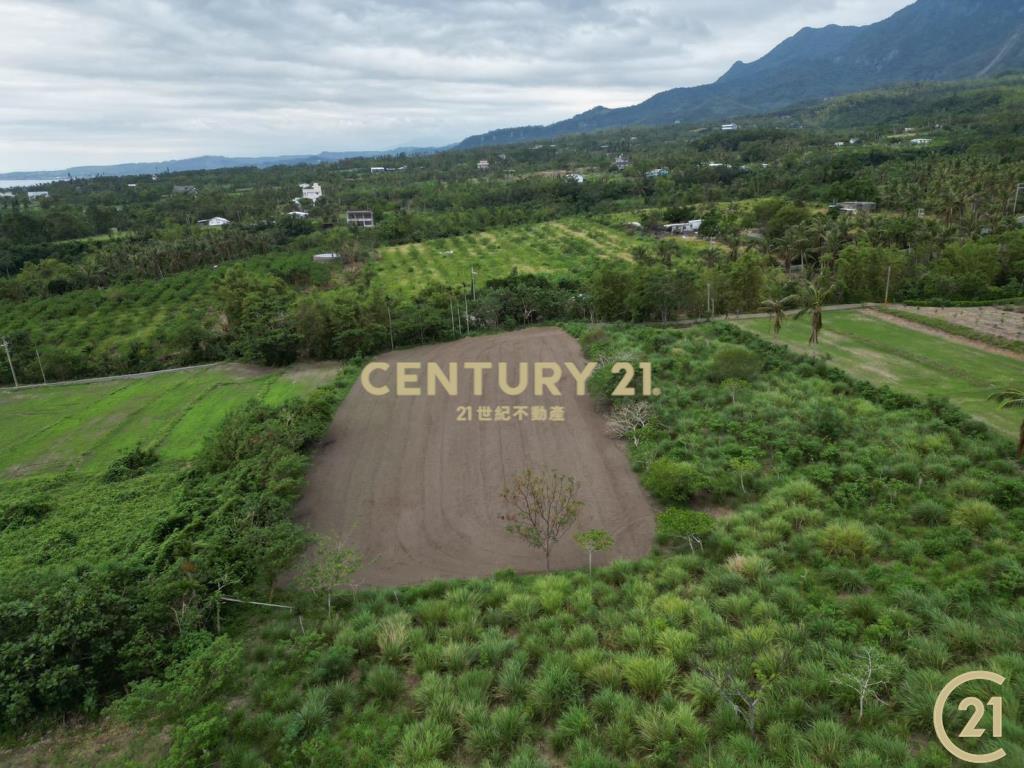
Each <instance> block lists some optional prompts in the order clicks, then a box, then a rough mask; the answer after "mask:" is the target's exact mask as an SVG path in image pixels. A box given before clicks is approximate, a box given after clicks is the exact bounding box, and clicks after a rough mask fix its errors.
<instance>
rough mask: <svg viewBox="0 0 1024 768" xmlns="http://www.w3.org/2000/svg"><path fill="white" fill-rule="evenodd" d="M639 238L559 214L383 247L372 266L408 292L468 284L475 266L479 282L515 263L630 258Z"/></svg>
mask: <svg viewBox="0 0 1024 768" xmlns="http://www.w3.org/2000/svg"><path fill="white" fill-rule="evenodd" d="M644 240H646V238H644ZM640 242H642V240H641V239H640V238H638V237H637V236H636V235H633V234H631V233H629V232H628V231H626V230H625V229H624V228H620V227H614V226H609V225H607V224H603V223H601V222H598V221H594V220H592V219H584V218H571V219H561V220H558V221H549V222H544V223H542V224H530V225H524V226H516V227H508V228H505V229H493V230H488V231H486V232H478V233H475V234H470V235H460V236H458V237H446V238H441V239H438V240H427V241H425V242H422V243H412V244H409V245H397V246H392V247H388V248H382V249H380V250H379V251H378V254H379V261H378V262H377V263H376V264H375V267H374V270H375V273H376V275H378V276H379V278H380V279H381V280H383V281H384V283H385V284H386V285H387V286H388V287H389V288H391V289H393V290H397V291H401V292H405V293H412V292H414V291H415V290H417V289H418V288H421V287H422V286H423V285H424V284H426V283H428V282H430V281H435V282H440V283H443V284H445V285H460V284H464V285H469V281H470V270H471V269H475V270H476V271H477V277H476V279H477V285H478V286H479V285H483V283H484V282H486V281H487V280H489V279H492V278H498V277H505V276H506V275H508V273H509V272H510V271H511V270H512V269H513V268H515V269H518V270H519V271H520V272H531V273H537V272H547V273H556V274H565V275H569V274H576V273H578V272H579V271H580V268H581V267H586V266H589V265H591V264H593V263H594V262H595V261H596V260H597V259H601V258H620V259H627V260H628V259H631V255H630V254H631V251H632V250H633V249H634V248H636V247H637V245H638V244H639V243H640Z"/></svg>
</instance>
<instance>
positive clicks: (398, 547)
mask: <svg viewBox="0 0 1024 768" xmlns="http://www.w3.org/2000/svg"><path fill="white" fill-rule="evenodd" d="M376 359H377V360H379V361H383V362H389V363H392V364H394V363H396V362H399V361H410V362H413V361H415V362H422V363H427V362H437V363H440V364H442V365H446V364H447V363H449V362H453V361H454V362H458V363H464V362H492V363H494V364H495V367H497V366H496V364H497V363H498V362H507V363H509V364H512V369H513V370H514V371H515V370H518V369H517V367H516V366H515V365H514V364H516V363H519V362H520V361H526V362H556V363H559V364H564V363H566V362H570V361H571V362H573V363H576V364H577V365H579V366H581V367H582V365H583V363H584V360H583V356H582V354H581V352H580V348H579V346H578V345H577V343H576V342H575V340H573V339H572V338H571V337H570V336H569V335H567V334H566V333H564V332H563V331H560V330H558V329H553V328H538V329H530V330H525V331H515V332H512V333H506V334H502V335H498V336H482V337H478V338H470V339H463V340H461V341H456V342H452V343H449V344H439V345H433V346H428V347H418V348H416V349H411V350H405V351H399V352H393V353H389V354H386V355H381V356H380V357H378V358H376ZM385 381H387V377H386V376H383V375H380V376H375V377H374V382H375V383H376V382H385ZM391 383H392V392H391V394H389V395H384V396H373V395H370V394H369V393H368V392H367V391H366V390H365V389H364V388H363V387H362V385H361V384H359V383H357V384H356V386H355V387H354V388H353V390H352V392H351V393H350V394H349V396H348V397H347V398H346V400H345V402H344V404H343V405H342V407H341V408H340V409H339V410H338V413H337V414H336V415H335V418H334V421H333V423H332V424H331V427H330V429H329V431H328V434H327V436H326V438H325V441H324V445H323V447H322V448H321V449H320V450H319V451H318V452H317V454H316V455H315V456H314V459H313V466H312V469H311V471H310V474H309V477H308V481H307V488H306V491H305V494H304V496H303V498H302V500H301V501H300V503H299V505H298V507H297V510H296V519H297V520H298V521H299V522H301V523H303V524H305V525H307V526H308V527H309V528H311V529H312V530H314V531H316V532H318V533H321V534H325V535H329V536H332V537H340V538H343V539H344V540H345V541H347V542H348V543H350V544H351V545H352V546H354V547H356V548H357V549H358V550H359V551H360V552H362V553H363V555H364V556H365V558H366V559H367V561H368V564H367V565H366V566H365V567H364V568H363V570H362V571H361V572H360V574H359V575H358V576H357V581H359V582H360V583H362V584H365V585H371V586H394V585H402V584H412V583H417V582H422V581H428V580H431V579H448V578H468V577H476V576H487V575H490V574H492V573H494V572H495V571H497V570H500V569H503V568H513V569H515V570H517V571H524V572H525V571H538V570H543V568H544V556H543V553H542V552H540V551H539V550H535V549H531V548H530V547H529V546H527V545H526V544H525V543H524V542H522V541H520V540H519V539H517V538H516V537H514V536H513V535H511V534H509V533H507V532H506V531H505V525H504V523H503V522H502V521H501V520H500V519H499V515H500V514H501V513H502V512H503V511H505V507H504V502H503V501H502V500H501V498H500V493H501V489H502V487H503V486H504V485H505V484H506V483H507V482H509V481H510V480H511V479H512V477H513V476H514V475H515V474H516V473H518V472H519V471H521V470H522V469H524V468H526V467H533V468H535V469H541V468H544V467H553V468H555V469H557V470H559V471H561V472H565V473H568V474H570V475H572V476H573V477H575V478H576V479H577V480H579V481H580V483H581V485H582V490H581V494H580V495H581V498H582V500H583V501H584V507H583V509H582V511H581V512H580V515H579V519H578V520H577V523H576V526H575V527H574V529H573V531H575V530H579V529H586V528H603V529H605V530H607V531H609V532H610V533H611V534H612V535H613V536H614V538H615V542H616V543H615V547H614V548H613V549H612V550H611V551H610V552H607V553H603V554H599V555H596V556H595V564H597V563H606V562H610V561H611V560H612V559H613V558H619V557H622V558H633V557H640V556H642V555H644V554H646V553H647V552H648V551H649V550H650V546H651V542H652V539H653V535H654V513H653V511H652V508H651V505H650V502H649V500H648V498H647V496H646V494H645V493H644V492H643V490H642V489H641V487H640V485H639V483H638V481H637V477H636V475H635V474H634V473H633V472H632V470H631V469H630V467H629V463H628V461H627V458H626V454H625V451H624V449H623V447H622V446H621V445H620V444H619V443H617V442H615V441H614V440H612V439H611V438H609V437H607V436H606V434H605V428H604V419H603V417H602V416H601V415H599V414H598V413H596V412H595V411H594V409H593V405H592V403H591V401H590V399H589V398H588V397H586V396H584V397H578V396H576V394H575V390H574V387H572V386H568V385H566V386H563V392H562V397H558V398H556V397H554V396H553V395H551V394H547V393H546V394H545V395H544V396H541V397H536V396H534V395H532V393H529V394H524V395H521V396H518V397H512V396H509V395H506V394H503V393H501V392H500V390H499V389H498V385H497V381H496V377H495V376H490V377H488V378H487V379H486V380H485V386H484V390H483V395H482V396H481V397H474V396H473V394H472V391H471V387H469V386H465V385H464V386H462V387H461V388H460V391H459V394H458V396H455V397H452V396H449V395H447V394H445V393H444V392H440V393H439V394H438V395H436V396H434V397H428V396H419V397H398V396H396V395H395V394H394V386H393V383H394V382H393V380H392V382H391ZM463 405H471V406H474V409H475V407H476V406H478V405H482V406H491V407H493V406H498V405H509V406H515V405H525V406H534V405H544V406H547V407H549V408H550V407H551V406H563V407H564V408H565V421H564V422H554V421H546V422H542V421H531V420H530V419H529V418H526V419H524V420H522V421H518V420H515V419H513V420H512V421H508V422H495V421H489V422H488V421H478V420H477V419H476V418H475V417H476V413H475V412H474V419H473V421H469V422H460V421H458V420H457V419H456V409H457V407H458V406H463ZM551 562H552V568H577V567H582V566H585V564H586V556H585V554H584V553H583V552H581V551H580V550H579V548H578V547H577V546H576V544H575V543H574V542H573V541H572V540H571V537H570V536H569V535H567V536H565V537H564V539H563V540H562V541H561V542H559V544H558V545H557V546H556V547H555V550H554V552H553V553H552V558H551Z"/></svg>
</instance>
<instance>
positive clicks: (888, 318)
mask: <svg viewBox="0 0 1024 768" xmlns="http://www.w3.org/2000/svg"><path fill="white" fill-rule="evenodd" d="M900 309H901V311H913V310H914V308H911V307H906V308H904V307H900ZM927 309H936V308H935V307H928V308H927ZM861 312H862V313H863V314H865V315H867V316H869V317H873V318H876V319H878V320H882V321H884V322H886V323H891V324H892V325H898V326H900V327H901V328H909V329H910V330H912V331H917V332H919V333H925V334H927V335H929V336H935V337H936V338H939V339H946V340H947V341H951V342H953V343H954V344H962V345H963V346H965V347H973V348H974V349H981V350H984V351H985V352H991V353H992V354H994V355H1002V356H1003V357H1010V358H1013V359H1014V360H1024V354H1021V353H1020V352H1014V351H1013V350H1012V349H1003V348H1002V347H1000V346H997V345H995V344H989V343H986V342H984V341H979V340H978V339H969V338H967V337H966V336H958V335H957V334H955V333H949V332H948V331H944V330H942V329H941V328H932V327H931V326H928V325H922V324H921V323H915V322H913V321H912V320H907V319H906V318H903V317H897V316H896V315H891V314H889V313H888V312H879V311H877V310H875V309H863V310H861ZM921 314H924V313H921ZM1006 314H1014V313H1009V312H1008V313H1006ZM932 316H933V317H941V316H940V315H932ZM943 319H944V320H947V322H951V323H953V322H955V323H956V324H957V325H964V324H963V323H962V322H960V321H959V320H948V319H947V318H943ZM965 327H968V326H965ZM970 327H972V328H974V329H975V330H979V331H981V330H983V329H982V328H980V327H974V326H970ZM984 332H985V333H989V334H990V335H992V336H1002V337H1003V338H1006V339H1013V340H1015V341H1016V340H1017V339H1016V338H1015V337H1013V336H1009V335H1007V334H1006V333H993V332H991V331H984Z"/></svg>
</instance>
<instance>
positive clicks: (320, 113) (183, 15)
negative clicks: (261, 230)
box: [0, 0, 907, 170]
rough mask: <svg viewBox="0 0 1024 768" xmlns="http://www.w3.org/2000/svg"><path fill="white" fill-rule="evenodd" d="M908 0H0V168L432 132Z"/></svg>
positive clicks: (630, 97) (454, 130) (455, 133)
mask: <svg viewBox="0 0 1024 768" xmlns="http://www.w3.org/2000/svg"><path fill="white" fill-rule="evenodd" d="M906 2H907V0H830V1H829V0H824V1H823V0H790V2H788V3H779V2H777V0H717V1H713V0H692V1H691V2H685V3H680V2H678V0H676V1H675V2H670V1H669V0H652V1H651V2H638V1H637V0H622V1H621V2H612V1H611V0H597V2H583V1H582V0H548V1H541V0H505V1H501V2H499V1H497V0H483V1H482V2H467V1H465V0H448V1H447V2H441V1H440V0H421V1H419V2H414V1H412V0H409V1H408V2H406V1H400V0H366V1H365V2H360V3H340V2H329V1H328V0H297V1H296V2H292V3H280V2H271V1H270V0H233V1H232V2H227V1H226V0H214V2H198V1H196V2H190V1H189V0H174V1H173V2H171V1H170V0H140V1H139V2H132V3H125V2H123V1H121V0H74V1H72V0H33V1H32V2H28V1H27V0H8V2H6V3H5V4H4V25H3V28H2V30H0V67H2V69H0V72H2V74H0V169H5V170H10V169H28V168H60V167H63V166H67V165H73V164H84V163H107V162H118V161H126V160H161V159H168V158H172V157H182V156H187V155H195V154H229V155H256V154H284V153H303V152H317V151H321V150H342V149H381V148H388V147H391V146H396V145H400V144H401V145H408V144H421V145H429V144H443V143H448V142H451V141H455V140H458V139H460V138H462V137H464V136H466V135H469V134H471V133H476V132H480V131H485V130H489V129H492V128H500V127H507V126H511V125H522V124H537V123H548V122H553V121H555V120H559V119H562V118H565V117H568V116H570V115H573V114H576V113H578V112H582V111H584V110H586V109H589V108H590V107H593V106H596V105H598V104H602V105H604V106H607V107H616V106H624V105H627V104H633V103H636V102H638V101H641V100H643V99H644V98H646V97H648V96H650V95H651V94H653V93H655V92H657V91H659V90H664V89H666V88H672V87H676V86H680V85H696V84H700V83H704V82H710V81H713V80H714V79H716V78H717V77H718V76H719V75H721V74H722V73H723V72H724V71H725V70H726V69H727V68H728V67H729V65H731V64H732V63H733V62H734V61H736V60H746V61H750V60H752V59H755V58H757V57H759V56H761V55H763V54H764V53H766V52H767V51H768V50H770V49H771V48H772V47H773V46H774V45H776V44H777V43H779V42H781V40H782V39H783V38H785V37H787V36H789V35H791V34H793V33H795V32H796V31H797V30H798V29H800V28H801V27H803V26H821V25H824V24H827V23H841V24H863V23H870V22H873V21H877V20H879V19H881V18H884V17H885V16H887V15H889V14H891V13H892V12H894V11H896V10H898V8H899V7H901V6H902V5H905V4H906Z"/></svg>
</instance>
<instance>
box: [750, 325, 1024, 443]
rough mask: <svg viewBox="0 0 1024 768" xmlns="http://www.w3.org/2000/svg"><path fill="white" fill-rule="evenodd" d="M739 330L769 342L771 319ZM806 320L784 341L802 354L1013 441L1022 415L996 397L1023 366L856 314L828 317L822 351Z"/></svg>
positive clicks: (788, 330)
mask: <svg viewBox="0 0 1024 768" xmlns="http://www.w3.org/2000/svg"><path fill="white" fill-rule="evenodd" d="M737 324H738V325H740V326H742V327H744V328H746V329H748V330H751V331H754V332H756V333H758V334H760V335H761V336H763V337H765V338H770V337H771V332H770V331H771V329H770V321H769V320H767V319H756V320H741V321H738V322H737ZM809 336H810V323H809V320H808V319H807V318H806V317H804V318H802V319H800V320H793V319H790V320H789V321H788V322H787V323H785V324H784V325H783V328H782V334H781V337H780V341H782V342H784V343H786V344H787V345H789V346H790V347H791V348H793V349H794V350H797V351H801V352H810V353H812V354H816V355H817V354H821V355H824V356H825V357H826V359H827V360H828V361H829V362H831V363H833V364H834V365H837V366H839V367H840V368H842V369H843V370H844V371H846V372H847V373H849V374H850V375H852V376H855V377H857V378H861V379H866V380H867V381H870V382H872V383H873V384H879V385H882V384H887V385H889V386H892V387H893V388H895V389H898V390H901V391H904V392H908V393H910V394H913V395H916V396H918V397H928V396H935V397H946V398H949V400H950V401H951V402H953V403H954V404H956V405H957V406H959V407H960V408H962V409H963V410H964V411H965V412H967V413H969V414H970V415H972V416H974V417H976V418H979V419H981V420H982V421H984V422H985V423H986V424H988V425H990V426H992V427H994V428H995V429H997V430H998V431H999V432H1001V433H1003V434H1005V435H1009V436H1014V435H1016V434H1017V432H1018V430H1019V428H1020V412H1019V411H1018V412H1015V411H1012V410H1010V411H1007V410H1000V409H999V408H998V407H997V405H996V403H995V402H993V401H990V400H989V399H988V398H989V395H991V394H992V393H993V392H995V391H997V390H1000V389H1006V388H1008V387H1011V386H1017V385H1018V384H1019V382H1020V379H1021V374H1022V373H1024V363H1022V362H1020V361H1019V360H1015V359H1012V358H1010V357H1006V356H1004V355H1000V354H997V353H994V352H988V351H985V350H982V349H976V348H974V347H971V346H968V345H966V344H962V343H960V342H957V341H953V340H951V339H944V338H938V337H936V336H933V335H930V334H928V333H925V332H923V331H917V330H914V329H912V328H908V327H904V326H899V325H895V324H893V323H889V322H886V321H885V320H880V319H878V318H875V317H870V316H868V315H866V314H864V313H862V312H858V311H848V312H847V311H843V312H828V313H826V314H825V327H824V330H823V331H822V335H821V343H820V344H819V345H818V349H817V350H814V349H812V348H810V347H809V345H808V343H807V339H808V337H809Z"/></svg>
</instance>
